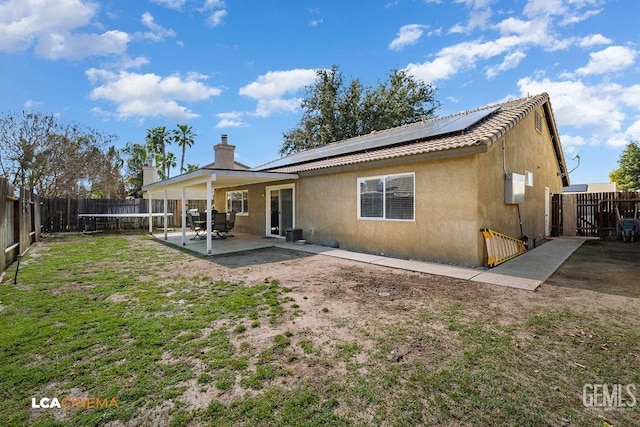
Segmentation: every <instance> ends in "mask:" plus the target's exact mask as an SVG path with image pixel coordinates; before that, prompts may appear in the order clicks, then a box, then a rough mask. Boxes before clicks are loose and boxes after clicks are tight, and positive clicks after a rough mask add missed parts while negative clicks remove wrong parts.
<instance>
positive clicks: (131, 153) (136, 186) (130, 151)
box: [122, 142, 153, 197]
mask: <svg viewBox="0 0 640 427" xmlns="http://www.w3.org/2000/svg"><path fill="white" fill-rule="evenodd" d="M122 154H123V155H124V156H125V166H126V170H125V180H124V184H125V192H126V194H127V195H129V196H132V197H140V196H141V190H142V184H143V172H142V167H143V166H144V165H145V163H146V161H147V159H153V155H152V154H151V153H150V152H149V150H148V146H147V145H146V144H139V143H134V142H130V143H128V144H127V145H126V146H125V147H124V148H123V149H122Z"/></svg>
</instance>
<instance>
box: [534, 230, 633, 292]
mask: <svg viewBox="0 0 640 427" xmlns="http://www.w3.org/2000/svg"><path fill="white" fill-rule="evenodd" d="M545 283H547V284H550V285H556V286H563V287H568V288H577V289H586V290H590V291H595V292H601V293H605V294H612V295H622V296H628V297H632V298H640V242H634V243H625V242H620V241H602V240H587V241H586V242H585V243H584V244H583V245H582V246H581V247H579V248H578V250H577V251H576V252H574V253H573V255H571V257H569V259H568V260H567V261H565V263H564V264H562V265H561V266H560V268H559V269H558V270H557V271H556V272H555V273H554V274H553V275H552V276H551V277H550V278H549V279H548V280H547V281H546V282H545Z"/></svg>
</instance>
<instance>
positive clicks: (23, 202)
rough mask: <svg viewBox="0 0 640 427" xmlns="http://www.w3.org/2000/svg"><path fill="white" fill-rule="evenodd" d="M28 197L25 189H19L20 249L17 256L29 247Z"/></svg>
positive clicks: (29, 220)
mask: <svg viewBox="0 0 640 427" xmlns="http://www.w3.org/2000/svg"><path fill="white" fill-rule="evenodd" d="M29 196H30V193H29V192H28V191H27V190H26V188H20V202H19V206H20V208H19V209H20V227H19V234H20V236H19V238H20V240H19V242H20V249H19V252H18V254H23V253H24V252H25V251H26V250H27V249H29V246H30V245H31V238H30V237H29V233H30V232H31V206H30V202H31V200H30V197H29Z"/></svg>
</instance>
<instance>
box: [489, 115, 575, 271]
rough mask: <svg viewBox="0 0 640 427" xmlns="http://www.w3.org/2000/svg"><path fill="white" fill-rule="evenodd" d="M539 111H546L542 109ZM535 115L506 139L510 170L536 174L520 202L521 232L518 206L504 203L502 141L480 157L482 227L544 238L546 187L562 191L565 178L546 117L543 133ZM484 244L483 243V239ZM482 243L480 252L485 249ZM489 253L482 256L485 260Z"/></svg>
mask: <svg viewBox="0 0 640 427" xmlns="http://www.w3.org/2000/svg"><path fill="white" fill-rule="evenodd" d="M537 111H538V113H540V114H541V115H543V117H544V111H543V109H542V108H539V109H538V110H537ZM534 121H535V120H534V114H533V113H532V114H530V115H529V116H527V117H526V118H524V119H523V120H522V121H521V122H520V123H519V124H518V125H517V126H516V127H515V128H514V129H513V130H512V131H511V132H509V133H508V134H507V135H506V137H505V139H504V142H505V150H504V154H505V155H506V169H507V172H514V173H519V174H524V173H525V171H529V172H532V173H533V184H534V185H533V187H529V186H527V187H526V188H525V202H524V203H522V204H520V217H521V219H522V233H521V232H520V224H519V220H518V210H517V205H506V204H505V203H504V170H503V157H502V156H503V149H502V144H501V143H498V144H496V145H495V146H494V147H493V149H492V150H490V151H489V152H488V153H486V154H484V155H482V156H481V159H480V167H479V169H478V171H479V175H478V183H479V187H478V195H479V205H478V208H479V209H478V219H479V223H480V227H481V228H491V229H493V230H496V231H499V232H501V233H504V234H507V235H510V236H512V237H516V238H519V237H521V234H524V235H526V236H530V237H534V238H536V239H541V238H542V237H544V234H545V229H544V228H545V187H548V188H549V190H550V193H551V194H557V193H561V192H562V179H561V177H560V176H559V172H560V170H559V167H558V162H557V160H556V156H555V152H554V149H553V145H552V142H551V134H550V132H549V129H547V126H546V121H545V120H543V133H539V132H538V131H536V130H535V127H534V126H535V123H534ZM481 245H484V242H481ZM482 249H483V248H482V246H481V247H480V248H479V252H481V251H482ZM485 256H486V255H484V253H483V255H482V260H484V257H485Z"/></svg>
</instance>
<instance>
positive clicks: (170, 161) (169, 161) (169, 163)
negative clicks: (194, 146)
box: [164, 152, 178, 179]
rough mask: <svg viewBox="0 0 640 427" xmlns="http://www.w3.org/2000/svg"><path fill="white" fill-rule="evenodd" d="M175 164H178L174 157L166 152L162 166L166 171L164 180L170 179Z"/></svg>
mask: <svg viewBox="0 0 640 427" xmlns="http://www.w3.org/2000/svg"><path fill="white" fill-rule="evenodd" d="M177 164H178V161H177V159H176V155H175V154H173V153H172V152H168V153H167V155H166V156H165V158H164V166H165V168H166V171H167V175H166V176H165V178H164V179H167V178H171V168H175V167H176V166H177Z"/></svg>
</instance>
